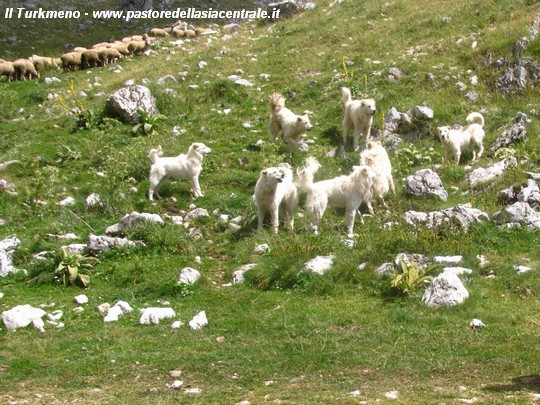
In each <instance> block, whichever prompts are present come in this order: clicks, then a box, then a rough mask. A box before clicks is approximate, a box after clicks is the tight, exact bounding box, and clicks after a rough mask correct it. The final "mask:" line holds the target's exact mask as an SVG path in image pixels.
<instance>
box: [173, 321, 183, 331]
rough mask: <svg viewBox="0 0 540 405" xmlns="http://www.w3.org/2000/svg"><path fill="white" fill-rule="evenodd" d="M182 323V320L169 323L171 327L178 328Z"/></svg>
mask: <svg viewBox="0 0 540 405" xmlns="http://www.w3.org/2000/svg"><path fill="white" fill-rule="evenodd" d="M183 324H184V323H183V322H182V321H174V322H173V323H172V325H171V329H178V328H180V326H182V325H183Z"/></svg>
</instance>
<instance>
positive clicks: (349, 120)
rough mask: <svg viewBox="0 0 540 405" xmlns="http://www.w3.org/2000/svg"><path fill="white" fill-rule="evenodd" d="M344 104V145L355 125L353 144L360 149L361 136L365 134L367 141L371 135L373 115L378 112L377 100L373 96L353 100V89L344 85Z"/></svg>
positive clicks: (355, 148)
mask: <svg viewBox="0 0 540 405" xmlns="http://www.w3.org/2000/svg"><path fill="white" fill-rule="evenodd" d="M341 91H342V92H343V106H344V108H345V113H344V115H343V145H346V144H347V136H348V135H349V131H350V130H351V128H352V127H354V134H353V146H354V150H355V151H357V150H358V144H359V143H360V136H361V135H364V137H365V140H366V142H367V141H369V138H370V136H371V124H372V123H373V116H374V115H375V113H376V112H377V107H376V105H375V100H373V99H372V98H368V99H364V100H353V99H352V96H351V90H350V89H348V88H347V87H342V88H341Z"/></svg>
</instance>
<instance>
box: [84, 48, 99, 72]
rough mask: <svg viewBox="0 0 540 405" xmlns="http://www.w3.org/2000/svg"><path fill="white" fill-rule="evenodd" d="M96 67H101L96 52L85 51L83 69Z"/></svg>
mask: <svg viewBox="0 0 540 405" xmlns="http://www.w3.org/2000/svg"><path fill="white" fill-rule="evenodd" d="M95 66H101V60H100V59H99V55H98V53H97V52H96V51H95V50H92V51H90V50H89V51H84V52H83V53H82V54H81V69H86V68H93V67H95Z"/></svg>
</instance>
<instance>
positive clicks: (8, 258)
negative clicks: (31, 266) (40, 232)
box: [0, 236, 21, 277]
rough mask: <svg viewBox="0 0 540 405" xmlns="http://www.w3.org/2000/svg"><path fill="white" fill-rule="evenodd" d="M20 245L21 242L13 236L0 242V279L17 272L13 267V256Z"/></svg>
mask: <svg viewBox="0 0 540 405" xmlns="http://www.w3.org/2000/svg"><path fill="white" fill-rule="evenodd" d="M20 244H21V241H20V240H19V239H18V238H16V237H15V236H11V237H9V238H6V239H4V240H2V241H0V277H5V276H7V275H8V274H10V273H17V272H19V270H18V269H16V268H15V267H14V266H13V254H14V253H15V249H17V248H18V247H19V245H20Z"/></svg>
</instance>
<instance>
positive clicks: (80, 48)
mask: <svg viewBox="0 0 540 405" xmlns="http://www.w3.org/2000/svg"><path fill="white" fill-rule="evenodd" d="M87 50H88V49H86V48H85V47H83V46H77V47H75V48H73V52H80V53H83V52H84V51H87Z"/></svg>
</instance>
